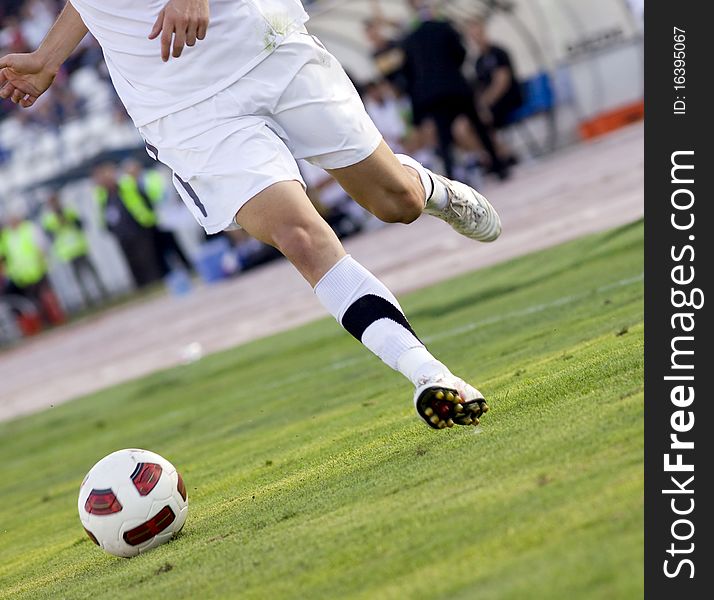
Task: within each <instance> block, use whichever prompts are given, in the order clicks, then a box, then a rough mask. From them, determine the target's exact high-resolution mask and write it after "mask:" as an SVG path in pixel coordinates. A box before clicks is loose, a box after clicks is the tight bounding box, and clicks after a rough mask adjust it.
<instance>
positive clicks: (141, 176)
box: [120, 159, 193, 276]
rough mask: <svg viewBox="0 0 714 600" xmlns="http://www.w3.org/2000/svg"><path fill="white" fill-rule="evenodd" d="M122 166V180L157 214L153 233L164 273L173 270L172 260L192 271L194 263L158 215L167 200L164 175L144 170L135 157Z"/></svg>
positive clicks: (155, 170)
mask: <svg viewBox="0 0 714 600" xmlns="http://www.w3.org/2000/svg"><path fill="white" fill-rule="evenodd" d="M122 166H123V167H124V177H122V180H126V183H125V185H127V186H132V189H134V188H135V190H136V192H138V193H139V194H141V195H142V196H143V197H144V199H145V202H146V203H147V204H148V205H149V206H150V207H151V208H152V210H153V211H154V214H155V215H156V226H155V228H154V231H153V233H154V243H155V244H156V254H157V256H158V259H159V266H160V267H161V271H162V275H164V276H165V275H168V274H169V272H171V267H172V265H171V262H172V261H173V262H174V263H179V264H180V265H181V266H182V267H183V268H184V269H186V270H187V271H192V270H193V265H192V264H191V261H189V259H188V258H187V257H186V254H185V253H184V251H183V250H182V249H181V246H180V244H179V243H178V240H177V239H176V236H175V235H174V232H173V231H172V230H171V229H166V228H164V227H162V224H161V219H160V218H159V215H158V210H159V209H160V206H161V204H163V203H164V201H165V200H166V182H165V181H164V178H163V176H162V175H161V173H160V172H159V171H158V170H157V169H148V170H144V169H143V167H142V166H141V163H139V161H137V160H133V159H130V160H127V161H126V162H125V163H124V164H123V165H122ZM120 185H121V184H120Z"/></svg>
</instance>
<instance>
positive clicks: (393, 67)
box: [363, 1, 406, 91]
mask: <svg viewBox="0 0 714 600" xmlns="http://www.w3.org/2000/svg"><path fill="white" fill-rule="evenodd" d="M363 25H364V33H365V36H366V37H367V40H368V41H369V45H370V49H371V53H372V58H373V59H374V64H375V67H376V68H377V71H378V72H379V74H380V77H382V78H384V79H386V80H387V81H389V82H390V83H391V84H393V85H395V86H396V87H397V88H398V89H400V90H402V91H405V90H406V81H405V80H404V74H403V72H402V69H403V67H404V51H403V50H402V48H401V44H400V39H401V37H402V31H401V24H400V23H397V22H395V21H392V20H390V19H387V18H386V17H385V16H384V14H383V13H382V10H381V6H380V4H379V2H377V1H373V2H372V16H371V17H370V18H369V19H367V20H366V21H365V22H364V23H363Z"/></svg>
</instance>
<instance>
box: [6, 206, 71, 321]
mask: <svg viewBox="0 0 714 600" xmlns="http://www.w3.org/2000/svg"><path fill="white" fill-rule="evenodd" d="M45 246H46V240H45V239H44V236H43V235H42V232H41V231H40V229H39V228H38V227H37V225H35V224H34V223H33V222H32V221H30V220H27V219H23V218H21V217H19V216H17V215H12V216H11V217H10V218H9V219H8V221H7V225H6V226H5V227H3V228H2V230H0V272H2V273H3V275H4V276H5V277H6V278H7V281H8V283H7V284H6V289H5V292H6V293H8V294H17V295H20V296H24V297H25V298H27V299H28V300H30V301H31V302H32V303H33V304H35V306H36V307H37V309H38V310H39V311H40V312H41V314H42V316H43V317H44V319H45V320H46V321H47V322H48V323H50V324H52V325H58V324H60V323H62V322H64V313H63V311H62V309H61V308H60V305H59V302H58V300H57V297H56V296H55V294H54V291H53V290H52V286H51V285H50V283H49V281H48V279H47V272H48V268H47V260H46V259H45V252H44V248H45Z"/></svg>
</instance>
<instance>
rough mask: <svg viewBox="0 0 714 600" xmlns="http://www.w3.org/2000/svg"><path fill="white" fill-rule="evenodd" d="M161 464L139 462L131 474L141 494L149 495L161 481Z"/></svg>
mask: <svg viewBox="0 0 714 600" xmlns="http://www.w3.org/2000/svg"><path fill="white" fill-rule="evenodd" d="M161 471H162V469H161V465H157V464H156V463H139V464H137V465H136V469H134V472H133V473H132V474H131V481H132V482H133V483H134V487H135V488H136V489H137V491H138V492H139V495H141V496H148V495H149V494H150V493H151V490H153V489H154V488H155V487H156V484H157V483H159V478H160V477H161Z"/></svg>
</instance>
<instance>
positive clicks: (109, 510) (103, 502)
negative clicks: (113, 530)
mask: <svg viewBox="0 0 714 600" xmlns="http://www.w3.org/2000/svg"><path fill="white" fill-rule="evenodd" d="M121 509H122V505H121V502H119V500H117V497H116V496H115V495H114V492H112V491H111V490H92V491H91V492H90V493H89V496H88V497H87V501H86V502H85V503H84V510H86V511H87V512H88V513H89V514H91V515H111V514H114V513H118V512H119V511H120V510H121Z"/></svg>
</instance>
